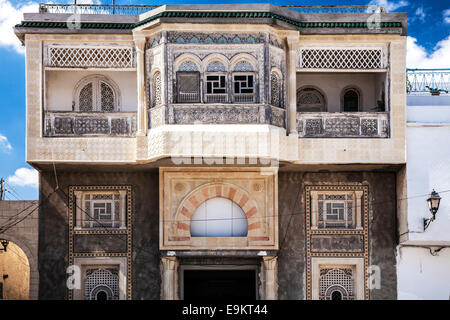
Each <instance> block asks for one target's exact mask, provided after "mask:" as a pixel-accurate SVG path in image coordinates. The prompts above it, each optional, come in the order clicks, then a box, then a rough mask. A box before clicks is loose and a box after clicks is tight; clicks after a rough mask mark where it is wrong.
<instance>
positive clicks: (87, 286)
mask: <svg viewBox="0 0 450 320" xmlns="http://www.w3.org/2000/svg"><path fill="white" fill-rule="evenodd" d="M105 294H106V298H107V300H119V270H118V269H117V268H95V269H87V270H86V279H85V283H84V297H85V299H86V300H97V299H99V298H100V297H101V296H102V295H105Z"/></svg>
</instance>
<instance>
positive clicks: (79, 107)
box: [74, 76, 119, 112]
mask: <svg viewBox="0 0 450 320" xmlns="http://www.w3.org/2000/svg"><path fill="white" fill-rule="evenodd" d="M74 100H75V110H76V111H80V112H115V111H119V92H118V87H117V86H116V85H115V84H113V82H112V81H111V80H109V79H108V78H106V77H103V76H93V77H92V76H90V77H87V78H85V79H83V80H81V81H80V83H79V84H78V85H77V88H76V90H75V97H74Z"/></svg>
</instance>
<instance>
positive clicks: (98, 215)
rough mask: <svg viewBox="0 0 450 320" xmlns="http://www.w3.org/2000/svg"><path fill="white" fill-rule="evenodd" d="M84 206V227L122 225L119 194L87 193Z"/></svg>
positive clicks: (115, 226) (114, 226)
mask: <svg viewBox="0 0 450 320" xmlns="http://www.w3.org/2000/svg"><path fill="white" fill-rule="evenodd" d="M83 208H84V219H83V227H85V228H102V227H107V228H118V227H120V224H121V221H120V196H119V194H112V193H111V194H85V195H84V206H83Z"/></svg>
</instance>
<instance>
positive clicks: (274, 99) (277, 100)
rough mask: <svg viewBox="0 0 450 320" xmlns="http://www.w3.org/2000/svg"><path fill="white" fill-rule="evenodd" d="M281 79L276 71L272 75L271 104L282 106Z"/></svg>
mask: <svg viewBox="0 0 450 320" xmlns="http://www.w3.org/2000/svg"><path fill="white" fill-rule="evenodd" d="M280 87H281V81H280V79H279V77H278V75H277V74H276V73H275V72H272V74H271V75H270V104H271V105H273V106H275V107H281V88H280Z"/></svg>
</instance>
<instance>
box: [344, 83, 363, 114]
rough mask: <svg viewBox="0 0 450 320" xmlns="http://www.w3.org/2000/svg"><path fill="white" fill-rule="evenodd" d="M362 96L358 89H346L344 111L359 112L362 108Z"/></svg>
mask: <svg viewBox="0 0 450 320" xmlns="http://www.w3.org/2000/svg"><path fill="white" fill-rule="evenodd" d="M360 97H361V95H360V93H359V91H358V90H357V89H356V88H348V89H345V90H344V92H343V94H342V111H344V112H358V111H359V108H360V100H361V98H360Z"/></svg>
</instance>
